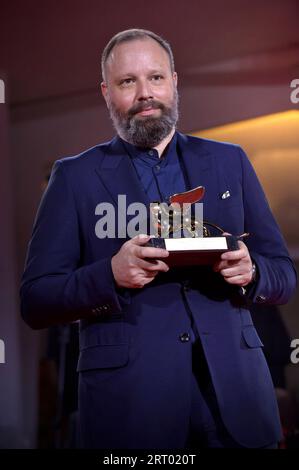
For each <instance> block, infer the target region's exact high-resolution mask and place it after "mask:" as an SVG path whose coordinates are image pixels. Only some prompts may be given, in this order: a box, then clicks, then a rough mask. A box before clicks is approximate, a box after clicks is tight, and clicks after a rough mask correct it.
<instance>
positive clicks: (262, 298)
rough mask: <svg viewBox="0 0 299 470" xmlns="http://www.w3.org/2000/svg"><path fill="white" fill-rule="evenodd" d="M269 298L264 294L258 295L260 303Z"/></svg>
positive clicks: (257, 299)
mask: <svg viewBox="0 0 299 470" xmlns="http://www.w3.org/2000/svg"><path fill="white" fill-rule="evenodd" d="M266 300H267V299H266V297H265V296H264V295H258V296H257V298H256V301H257V302H259V303H262V302H265V301H266Z"/></svg>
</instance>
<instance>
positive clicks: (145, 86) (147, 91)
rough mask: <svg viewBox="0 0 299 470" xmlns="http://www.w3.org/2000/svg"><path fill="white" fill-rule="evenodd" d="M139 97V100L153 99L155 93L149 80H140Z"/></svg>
mask: <svg viewBox="0 0 299 470" xmlns="http://www.w3.org/2000/svg"><path fill="white" fill-rule="evenodd" d="M137 99H138V100H139V101H144V100H150V99H153V93H152V89H151V86H150V83H149V82H148V80H140V81H139V82H138V86H137Z"/></svg>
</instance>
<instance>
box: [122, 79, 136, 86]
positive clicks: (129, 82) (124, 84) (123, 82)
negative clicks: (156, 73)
mask: <svg viewBox="0 0 299 470" xmlns="http://www.w3.org/2000/svg"><path fill="white" fill-rule="evenodd" d="M133 82H134V80H133V78H125V79H124V80H122V81H121V82H120V84H121V86H128V85H131V84H132V83H133Z"/></svg>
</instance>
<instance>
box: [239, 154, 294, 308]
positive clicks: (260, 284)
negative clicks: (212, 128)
mask: <svg viewBox="0 0 299 470" xmlns="http://www.w3.org/2000/svg"><path fill="white" fill-rule="evenodd" d="M239 152H240V154H241V165H242V174H243V203H244V214H245V231H246V232H249V233H250V237H249V238H248V242H246V244H247V246H248V249H249V252H250V255H251V257H252V259H253V260H254V261H255V262H256V264H257V268H258V273H259V276H258V281H257V283H256V285H255V286H254V288H252V289H250V290H249V291H248V295H249V297H250V298H251V300H252V301H253V302H257V303H268V304H284V303H286V302H288V300H289V298H290V297H291V295H292V294H293V292H294V290H295V288H296V271H295V268H294V265H293V263H292V261H291V259H290V257H289V254H288V250H287V248H286V245H285V241H284V239H283V237H282V234H281V232H280V229H279V227H278V225H277V223H276V221H275V219H274V217H273V215H272V212H271V210H270V208H269V204H268V202H267V200H266V197H265V194H264V191H263V189H262V187H261V185H260V183H259V181H258V178H257V176H256V174H255V171H254V169H253V167H252V165H251V163H250V161H249V159H248V158H247V156H246V154H245V153H244V151H243V150H242V149H240V148H239Z"/></svg>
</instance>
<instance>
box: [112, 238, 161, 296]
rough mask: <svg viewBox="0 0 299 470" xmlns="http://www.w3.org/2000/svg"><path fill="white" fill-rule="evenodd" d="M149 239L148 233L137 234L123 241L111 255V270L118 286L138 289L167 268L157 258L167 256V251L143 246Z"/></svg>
mask: <svg viewBox="0 0 299 470" xmlns="http://www.w3.org/2000/svg"><path fill="white" fill-rule="evenodd" d="M149 240H150V236H149V235H142V234H141V235H137V236H136V237H134V238H132V239H131V240H129V241H127V242H125V243H124V244H123V245H122V247H121V249H120V250H119V251H118V252H117V253H116V255H114V256H113V257H112V259H111V266H112V272H113V275H114V279H115V282H116V284H117V286H118V287H127V288H135V289H136V288H137V289H138V288H139V289H140V288H142V287H143V286H145V284H148V283H149V282H151V281H152V280H153V279H154V278H155V277H156V275H157V274H158V273H159V272H160V271H161V272H167V271H168V270H169V267H168V266H167V264H166V263H164V262H163V261H162V260H161V259H158V258H167V256H169V252H168V251H167V250H164V249H163V248H152V247H148V246H143V245H145V244H146V243H147V242H148V241H149Z"/></svg>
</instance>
